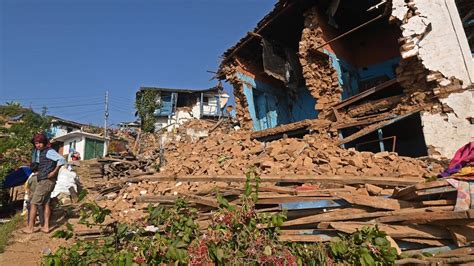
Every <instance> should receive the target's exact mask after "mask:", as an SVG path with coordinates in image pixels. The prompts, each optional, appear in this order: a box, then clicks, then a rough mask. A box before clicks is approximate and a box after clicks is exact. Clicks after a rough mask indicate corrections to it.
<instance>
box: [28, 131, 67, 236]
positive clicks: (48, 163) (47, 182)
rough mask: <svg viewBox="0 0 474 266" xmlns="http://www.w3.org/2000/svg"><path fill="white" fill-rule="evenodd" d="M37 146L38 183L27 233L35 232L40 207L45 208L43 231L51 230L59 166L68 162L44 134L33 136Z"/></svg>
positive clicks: (32, 198)
mask: <svg viewBox="0 0 474 266" xmlns="http://www.w3.org/2000/svg"><path fill="white" fill-rule="evenodd" d="M33 143H34V145H35V148H36V149H37V150H38V151H39V165H38V177H37V180H38V183H37V185H36V189H35V191H34V192H33V196H32V197H31V209H30V213H29V218H30V219H29V221H28V227H27V228H26V229H25V230H24V231H25V233H33V232H34V225H35V220H36V213H37V211H38V207H39V206H42V207H43V208H44V225H43V227H42V228H41V231H43V232H45V233H48V232H49V219H50V217H51V206H50V205H49V200H50V196H51V192H52V191H53V189H54V186H55V185H56V178H57V176H58V172H59V168H60V167H61V166H62V165H64V164H65V163H66V160H64V158H63V157H62V156H61V155H59V154H58V153H57V152H56V151H55V150H53V149H51V148H50V147H48V139H47V138H46V136H45V135H44V134H37V135H35V136H34V137H33Z"/></svg>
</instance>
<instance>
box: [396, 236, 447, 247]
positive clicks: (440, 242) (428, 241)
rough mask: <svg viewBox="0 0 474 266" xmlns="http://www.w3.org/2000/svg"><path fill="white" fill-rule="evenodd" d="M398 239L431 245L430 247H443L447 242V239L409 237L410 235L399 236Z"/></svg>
mask: <svg viewBox="0 0 474 266" xmlns="http://www.w3.org/2000/svg"><path fill="white" fill-rule="evenodd" d="M398 240H400V241H405V242H409V243H415V244H421V245H427V246H432V247H444V246H446V245H447V244H448V243H449V241H446V240H437V239H423V238H410V237H407V238H399V239H398Z"/></svg>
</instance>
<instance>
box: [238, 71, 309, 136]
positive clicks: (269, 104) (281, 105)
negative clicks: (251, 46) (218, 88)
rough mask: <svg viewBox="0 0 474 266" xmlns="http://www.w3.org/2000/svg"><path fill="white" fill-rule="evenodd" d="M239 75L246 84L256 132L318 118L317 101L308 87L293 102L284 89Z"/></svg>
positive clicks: (246, 94) (245, 89)
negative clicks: (315, 107)
mask: <svg viewBox="0 0 474 266" xmlns="http://www.w3.org/2000/svg"><path fill="white" fill-rule="evenodd" d="M237 76H238V78H239V79H240V80H242V81H243V82H244V95H245V98H246V100H247V102H248V107H249V112H250V117H251V118H252V121H253V129H254V130H255V131H259V130H264V129H267V128H273V127H276V126H278V125H283V124H288V123H292V122H297V121H301V120H304V119H309V118H316V117H317V114H318V113H317V111H316V110H315V109H314V106H315V104H316V100H315V99H314V98H313V97H312V96H311V95H310V93H309V91H308V90H307V89H306V88H304V87H302V88H299V89H298V90H297V95H296V97H295V99H292V98H290V97H289V95H288V93H287V91H286V90H285V89H284V88H277V87H272V86H271V85H269V84H266V83H263V82H261V81H258V80H255V79H253V78H251V77H249V76H247V75H245V74H243V73H238V75H237Z"/></svg>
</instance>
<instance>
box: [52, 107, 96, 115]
mask: <svg viewBox="0 0 474 266" xmlns="http://www.w3.org/2000/svg"><path fill="white" fill-rule="evenodd" d="M102 111H103V109H102V108H100V109H94V110H87V111H79V110H66V112H61V115H82V114H89V113H99V112H100V113H102Z"/></svg>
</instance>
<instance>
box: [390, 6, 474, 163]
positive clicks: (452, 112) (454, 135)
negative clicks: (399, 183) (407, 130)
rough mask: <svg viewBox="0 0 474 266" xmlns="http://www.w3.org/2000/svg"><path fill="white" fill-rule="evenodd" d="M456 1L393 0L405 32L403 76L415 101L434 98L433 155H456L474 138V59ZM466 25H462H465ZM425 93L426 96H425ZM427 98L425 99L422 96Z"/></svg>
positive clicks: (429, 116) (426, 120)
mask: <svg viewBox="0 0 474 266" xmlns="http://www.w3.org/2000/svg"><path fill="white" fill-rule="evenodd" d="M453 5H454V2H453V1H445V0H430V1H416V0H411V1H407V2H406V1H404V0H393V1H392V8H393V9H392V20H395V21H396V22H397V23H399V24H400V28H401V30H402V35H403V36H402V38H401V39H400V44H401V49H400V52H401V55H402V58H403V60H402V62H401V64H400V66H399V68H398V69H397V80H398V81H399V82H400V84H401V85H402V86H403V87H404V88H405V92H406V93H407V94H408V95H409V96H410V100H411V101H414V102H415V103H416V102H417V101H416V97H418V98H419V100H420V101H419V104H422V103H426V102H430V103H431V105H430V108H429V109H425V111H424V112H422V114H421V117H422V124H423V132H424V135H425V141H426V144H427V146H428V147H430V155H441V156H445V157H448V158H449V157H452V156H453V154H454V153H455V151H456V150H457V149H458V148H459V147H461V146H462V145H464V144H465V143H467V142H469V141H473V140H474V134H473V133H472V132H474V126H473V125H472V124H471V123H470V120H469V119H470V117H473V116H474V110H473V107H472V105H473V104H472V103H473V102H474V97H473V89H472V87H470V88H469V86H470V85H471V84H472V73H473V65H472V58H470V55H469V57H467V56H466V51H467V50H468V49H469V46H468V44H467V39H466V38H465V35H463V34H464V33H463V32H460V31H459V30H460V18H459V15H458V14H457V13H456V12H457V11H456V9H455V8H456V7H455V6H453ZM461 28H462V26H461ZM421 94H423V95H421ZM421 98H422V99H421Z"/></svg>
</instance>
